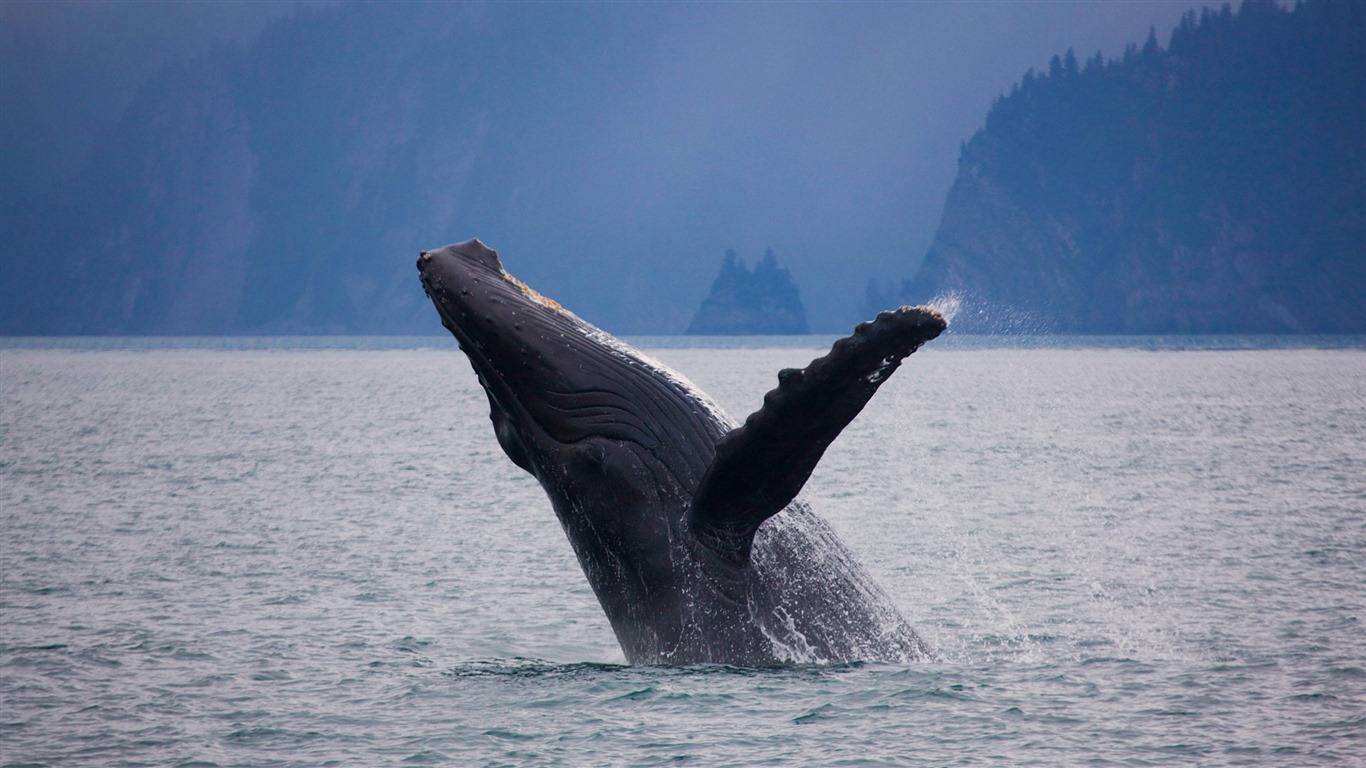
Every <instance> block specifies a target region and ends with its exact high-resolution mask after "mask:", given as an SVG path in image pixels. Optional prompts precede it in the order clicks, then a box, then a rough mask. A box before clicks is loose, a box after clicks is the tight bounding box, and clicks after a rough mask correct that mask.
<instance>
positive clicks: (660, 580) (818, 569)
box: [417, 240, 946, 666]
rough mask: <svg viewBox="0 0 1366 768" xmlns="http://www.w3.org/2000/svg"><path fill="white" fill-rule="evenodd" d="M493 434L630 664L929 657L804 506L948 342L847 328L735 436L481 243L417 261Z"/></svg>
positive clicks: (687, 391)
mask: <svg viewBox="0 0 1366 768" xmlns="http://www.w3.org/2000/svg"><path fill="white" fill-rule="evenodd" d="M417 266H418V272H419V274H420V276H421V281H422V286H423V289H424V290H425V291H426V293H427V296H428V297H429V298H430V299H431V300H432V303H433V304H434V305H435V306H436V310H437V312H438V314H439V315H440V316H441V322H442V324H443V325H444V326H445V327H446V328H447V329H448V330H449V331H450V332H451V334H452V335H454V336H455V338H456V340H457V341H458V342H459V345H460V349H461V350H463V351H464V353H465V354H466V356H468V358H469V361H470V364H471V366H472V367H473V368H474V372H475V374H476V375H477V376H478V378H479V383H480V384H481V385H482V386H483V389H484V391H485V393H486V394H487V395H488V400H489V418H490V420H491V421H492V422H493V433H494V436H495V437H496V438H497V441H498V443H499V445H500V446H502V449H503V451H504V452H506V453H507V456H508V458H509V459H511V460H512V462H513V463H514V464H516V465H517V466H518V467H521V468H522V469H524V470H526V471H527V472H529V473H531V474H532V475H533V476H535V478H536V479H537V480H538V481H539V482H540V484H541V486H542V488H544V489H545V492H546V495H548V496H549V497H550V503H551V505H552V507H553V508H554V510H555V515H556V516H557V517H558V518H559V522H560V525H561V526H562V527H563V529H564V532H565V534H566V535H567V537H568V539H569V543H570V545H571V546H572V547H573V549H574V553H575V555H576V556H577V558H578V561H579V564H580V565H581V566H582V567H583V572H584V575H585V576H587V578H588V581H589V583H590V584H591V585H592V588H593V591H594V593H595V594H596V595H597V598H598V602H599V603H600V604H601V605H602V609H603V611H604V612H605V613H606V614H607V619H608V621H609V622H610V623H611V625H612V630H613V632H614V633H615V634H616V637H617V641H618V642H619V643H620V644H621V648H622V650H623V651H624V653H625V655H626V658H627V660H628V661H629V662H630V663H632V664H671V665H672V664H730V665H737V666H768V665H774V664H785V663H842V662H848V661H855V660H863V661H891V662H903V661H913V660H917V659H923V658H926V657H927V656H928V653H929V652H928V649H927V648H926V646H925V644H924V643H923V642H922V641H921V639H920V637H919V636H918V635H917V634H916V633H915V631H914V630H913V629H912V628H911V626H910V624H909V623H908V622H907V621H906V619H905V618H903V617H902V615H901V614H900V612H899V611H898V610H897V608H896V606H895V604H894V603H893V602H892V600H891V599H890V598H889V597H888V596H887V594H886V593H885V592H884V591H883V590H882V589H881V588H880V587H878V585H877V584H876V583H874V581H873V580H872V579H871V578H870V577H869V575H868V573H867V572H866V571H865V570H864V569H863V567H862V566H861V565H860V564H859V563H858V561H857V560H856V559H855V558H854V556H853V554H852V553H851V552H850V551H849V549H848V548H847V547H846V546H845V545H844V544H843V543H842V542H841V541H840V539H839V537H838V536H837V535H836V534H835V532H834V531H833V530H832V529H831V527H830V526H829V525H828V524H827V523H826V522H825V521H824V520H823V519H822V518H821V517H819V516H817V515H816V514H815V513H814V512H813V511H812V510H811V509H810V507H809V506H808V505H807V504H806V503H805V502H804V501H802V500H801V499H799V498H798V497H797V495H798V492H799V491H800V490H801V488H802V486H803V484H805V482H806V480H807V478H808V477H810V475H811V472H812V470H813V469H815V466H816V463H817V462H818V461H819V460H820V458H821V456H822V454H824V452H825V449H826V448H827V447H828V446H829V445H830V443H831V442H832V441H833V440H834V439H835V437H836V436H838V435H839V433H840V431H841V430H843V429H844V427H845V426H846V425H848V424H849V423H850V421H852V420H853V418H854V417H855V416H856V415H858V413H859V411H861V410H862V409H863V406H864V405H865V404H866V403H867V402H868V400H869V399H870V398H871V397H872V396H873V393H874V392H876V391H877V389H878V387H879V386H880V385H881V384H882V383H883V382H884V381H886V380H887V377H888V376H890V375H891V374H892V372H893V371H895V370H896V369H897V367H898V366H899V365H900V363H901V361H902V359H903V358H905V357H906V356H907V355H909V354H911V353H912V352H914V351H915V350H916V349H918V348H919V347H920V346H921V345H922V344H924V343H925V342H926V341H929V340H930V339H933V338H935V337H936V336H938V335H939V334H940V333H941V332H942V331H943V330H944V328H945V327H946V323H945V321H944V318H943V317H942V316H941V315H940V314H939V313H938V312H936V311H934V310H933V309H929V308H925V307H902V308H900V309H898V310H896V311H892V312H882V313H880V314H879V315H878V316H877V318H876V319H874V320H871V321H869V322H865V323H861V324H859V325H858V326H857V327H856V328H855V329H854V333H853V334H852V335H850V336H849V337H847V338H844V339H841V340H839V341H837V342H836V343H835V344H834V346H833V347H832V348H831V349H830V352H829V353H828V354H826V355H825V356H823V357H819V358H817V359H815V360H813V361H811V363H810V364H809V365H807V366H806V367H805V368H803V369H800V370H798V369H787V370H783V371H781V372H780V373H779V374H778V386H777V387H776V388H775V389H773V390H772V391H770V392H769V393H768V394H767V395H766V396H765V397H764V404H763V406H762V407H761V408H760V409H759V410H758V411H756V412H754V413H753V414H751V415H750V416H749V418H747V419H746V420H745V422H744V423H743V424H736V423H735V422H733V421H732V420H731V419H730V418H729V417H728V416H726V415H725V413H723V412H722V410H721V409H720V408H719V407H717V406H716V404H715V403H714V402H713V401H712V400H711V398H710V397H708V396H707V395H706V394H705V393H704V392H702V391H701V390H699V389H698V388H697V387H696V386H694V385H692V384H691V383H690V382H689V381H688V380H687V379H685V378H684V377H682V376H681V375H679V374H677V373H675V372H674V371H672V370H670V369H668V368H667V367H665V366H664V365H662V364H661V363H659V362H656V361H655V360H653V359H651V358H650V357H648V356H646V355H645V354H643V353H641V352H639V351H637V350H635V349H633V348H632V347H630V346H629V345H627V344H625V343H623V342H621V341H620V340H618V339H616V338H615V337H613V336H611V335H609V334H607V333H605V332H603V331H601V330H599V329H598V328H596V327H594V326H592V325H590V324H589V323H587V322H584V321H583V320H581V319H579V318H578V317H577V316H575V315H574V314H572V313H571V312H569V311H568V310H566V309H564V308H563V307H561V306H560V305H559V304H558V303H556V302H555V301H552V300H550V299H548V298H546V297H544V296H542V295H541V294H539V293H537V292H536V291H535V290H533V289H532V288H530V287H529V286H527V285H526V284H525V283H523V282H521V281H520V280H518V279H516V278H515V277H513V276H511V275H509V274H508V273H507V272H506V271H505V270H504V269H503V265H502V263H501V262H500V261H499V258H498V254H497V253H496V252H495V251H493V250H491V249H490V248H488V247H486V246H485V245H484V244H483V243H481V242H479V241H478V240H469V241H467V242H463V243H458V244H455V245H448V246H446V247H444V248H439V249H436V250H432V251H423V252H422V253H421V255H420V256H419V257H418V261H417Z"/></svg>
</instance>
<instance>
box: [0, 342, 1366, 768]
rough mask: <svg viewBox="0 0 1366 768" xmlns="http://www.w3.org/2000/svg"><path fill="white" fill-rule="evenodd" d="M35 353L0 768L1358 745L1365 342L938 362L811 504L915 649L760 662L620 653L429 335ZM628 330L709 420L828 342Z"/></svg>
mask: <svg viewBox="0 0 1366 768" xmlns="http://www.w3.org/2000/svg"><path fill="white" fill-rule="evenodd" d="M945 341H951V340H948V339H946V340H945ZM253 345H256V346H267V347H270V346H275V347H283V348H266V349H250V348H246V347H250V346H253ZM56 346H59V344H43V343H37V342H33V343H21V342H11V343H9V344H8V345H6V348H4V349H0V765H8V766H14V765H51V766H112V765H155V766H161V765H185V766H189V765H203V766H207V765H219V766H227V765H242V766H270V765H325V764H333V765H359V766H375V765H406V764H415V765H418V764H421V765H430V764H448V765H459V766H465V765H469V766H495V765H509V766H512V765H518V766H520V765H642V766H644V765H662V764H677V763H681V764H684V765H704V766H727V765H729V766H741V765H746V766H747V765H774V766H794V765H800V766H828V765H850V766H864V765H867V766H878V765H911V766H956V765H964V766H967V765H1009V766H1026V765H1039V766H1054V765H1126V766H1145V765H1151V766H1166V765H1201V766H1219V765H1257V766H1263V765H1284V766H1306V765H1334V764H1343V765H1353V764H1360V763H1359V762H1357V761H1360V760H1361V759H1362V755H1363V754H1366V632H1364V631H1363V627H1362V618H1363V602H1366V588H1363V584H1366V352H1363V351H1362V350H1361V345H1360V344H1359V343H1357V342H1353V343H1347V344H1340V343H1331V344H1328V345H1325V346H1345V347H1348V348H1347V349H1316V348H1275V349H1271V348H1262V347H1286V346H1291V347H1294V346H1303V345H1295V344H1291V345H1286V344H1274V343H1273V344H1267V343H1262V342H1259V341H1256V340H1253V341H1247V340H1243V341H1237V342H1234V343H1227V344H1218V345H1216V346H1222V347H1225V349H1221V350H1218V351H1214V350H1207V349H1199V348H1194V349H1193V348H1190V347H1191V346H1192V345H1190V344H1173V343H1165V342H1161V341H1153V340H1134V341H1132V342H1130V343H1125V344H1108V345H1105V346H1107V347H1108V348H1097V345H1094V344H1085V343H1079V344H1067V343H1062V344H1055V345H1054V348H1046V349H1019V348H990V346H989V345H973V344H966V345H964V344H961V343H960V344H958V345H957V346H956V348H955V345H954V344H952V343H949V344H944V345H941V346H943V347H944V348H943V349H934V348H933V346H934V345H933V344H932V345H931V348H930V349H927V350H925V351H922V352H921V353H919V354H916V355H915V356H913V357H912V358H910V359H909V360H907V362H906V364H905V365H904V366H903V367H902V369H901V370H900V371H899V372H898V373H897V374H896V375H895V376H894V377H893V378H892V380H891V381H890V382H889V383H888V384H887V385H886V386H884V387H883V389H882V391H881V392H880V393H879V394H878V396H877V397H876V398H874V400H873V402H872V403H871V404H870V406H869V407H868V409H867V410H866V411H865V413H864V414H863V415H862V416H860V417H859V419H858V420H857V421H856V422H855V423H854V425H853V426H851V428H850V429H849V430H847V431H846V432H845V434H844V435H843V436H842V437H841V438H840V439H839V440H838V441H837V442H836V443H835V445H834V446H833V447H832V448H831V450H830V452H829V453H828V454H827V456H826V458H825V460H824V461H823V463H822V464H821V466H820V467H819V468H818V470H817V472H816V474H815V476H813V478H812V480H811V483H810V484H809V485H808V486H807V491H806V494H805V495H806V497H807V499H808V500H809V501H810V502H811V504H812V506H813V507H814V508H815V509H816V510H817V511H818V512H819V513H821V514H823V515H825V516H826V517H827V518H829V519H830V520H831V521H832V522H833V524H834V525H835V526H836V528H837V529H838V530H839V531H840V532H841V534H842V535H843V536H844V537H845V539H846V540H847V541H848V543H849V544H850V545H851V546H852V547H853V549H854V550H855V551H856V552H858V554H859V556H860V557H861V558H862V560H863V561H864V563H865V564H866V565H867V566H868V568H869V570H870V571H871V572H872V573H873V574H874V575H875V577H876V578H877V579H878V580H879V581H880V582H881V583H882V585H883V586H884V587H886V588H887V590H888V591H889V592H890V593H891V594H892V595H893V596H894V598H895V599H896V601H897V602H898V603H899V605H900V606H901V608H902V610H903V612H904V613H905V614H906V615H907V616H908V618H910V619H911V621H912V623H913V624H915V626H916V627H917V628H918V629H919V630H920V631H921V633H922V634H923V635H924V637H925V638H926V639H927V641H928V642H929V643H930V644H931V645H932V646H933V647H934V649H935V651H936V653H937V659H936V660H935V661H933V662H930V663H923V664H914V665H908V666H891V665H872V664H869V665H859V664H855V665H849V666H841V667H833V668H830V667H795V668H780V669H765V670H743V669H730V668H716V667H708V668H683V669H670V668H651V667H630V666H625V665H624V664H623V663H622V655H621V652H620V651H619V650H618V648H617V647H616V644H615V641H614V640H613V638H612V635H611V631H610V629H609V628H608V625H607V622H606V620H605V619H604V617H603V615H602V612H601V610H600V609H599V608H598V606H597V604H596V602H595V600H594V598H593V595H592V593H591V592H590V591H589V589H588V586H587V584H586V582H585V581H584V578H583V576H582V574H581V573H580V571H579V569H578V566H577V564H576V563H575V561H574V558H573V555H572V553H571V551H570V549H569V546H568V544H567V543H566V542H565V540H564V536H563V534H562V533H561V532H560V530H559V527H558V525H557V523H556V522H555V519H554V517H553V515H552V513H551V511H550V509H549V505H548V503H547V502H546V501H545V499H544V497H543V495H542V493H541V491H540V489H539V487H538V486H536V485H535V483H534V481H533V480H532V479H531V478H530V477H529V476H526V475H524V474H522V473H521V472H520V471H519V470H517V469H516V468H515V467H513V465H512V464H511V463H510V462H509V461H507V460H506V459H505V458H504V457H503V456H502V454H501V452H500V451H499V449H498V447H497V445H496V443H495V442H494V440H493V437H492V432H491V430H490V429H489V427H488V422H487V418H486V413H487V405H486V403H485V402H484V399H483V396H482V394H481V393H480V392H479V390H478V388H477V384H476V382H475V379H474V376H473V374H472V373H471V372H470V370H469V367H468V365H467V364H466V363H465V361H464V359H463V357H462V356H461V355H460V354H459V353H458V352H457V351H455V350H454V345H453V344H451V343H450V342H443V343H440V344H433V345H428V346H430V347H431V348H426V349H402V348H398V349H378V348H376V347H377V346H386V345H385V344H382V343H373V344H367V343H360V344H347V343H346V342H344V341H339V342H336V343H335V344H331V345H329V344H327V343H319V344H316V345H315V346H318V347H320V348H316V349H299V348H296V347H297V345H291V344H290V343H288V342H278V343H275V344H274V345H272V344H269V343H266V344H260V343H257V342H241V343H234V342H231V341H228V342H223V341H219V342H204V343H190V342H186V343H167V342H165V341H148V342H145V343H144V342H123V343H107V344H104V345H103V346H104V348H91V347H92V345H89V344H87V345H83V346H84V347H85V348H83V349H73V348H54V347H56ZM66 346H67V347H73V346H82V345H74V344H67V345H66ZM196 346H199V347H216V348H207V349H206V348H193V347H196ZM329 346H331V347H333V348H329ZM337 346H350V347H353V348H345V349H341V348H335V347H337ZM387 346H404V345H401V344H400V345H387ZM654 346H655V347H656V351H655V354H656V355H657V356H658V357H659V358H661V359H662V360H664V361H665V362H666V363H668V364H670V365H672V366H674V367H675V368H677V369H679V370H681V371H682V372H684V373H685V374H686V375H687V376H689V377H690V378H691V379H692V380H693V381H694V382H696V383H697V384H698V385H700V386H701V387H703V388H704V389H707V390H708V391H709V392H711V393H712V394H713V395H714V396H715V397H716V399H717V400H718V401H719V402H720V403H721V404H722V405H723V406H724V407H725V408H727V409H728V410H729V411H731V412H732V414H733V415H736V416H740V417H743V415H744V414H746V413H748V412H749V411H751V410H753V409H754V408H755V407H757V406H758V404H759V402H760V399H761V397H762V394H763V392H764V391H765V390H767V389H768V388H769V387H771V386H772V385H773V383H774V381H775V377H774V373H775V372H776V371H777V370H778V369H779V368H781V367H784V366H789V365H801V364H804V363H805V362H806V361H807V360H809V359H810V358H811V357H813V356H814V355H816V354H818V353H819V352H820V350H818V349H817V348H816V347H815V346H813V345H811V344H807V345H804V346H803V345H801V344H798V345H797V346H791V345H789V346H787V347H786V348H762V346H763V344H762V342H754V341H750V342H746V343H744V344H739V345H732V346H738V347H739V348H731V349H699V348H670V345H669V344H667V343H666V342H663V341H660V342H658V343H656V344H655V345H654ZM1194 346H1196V347H1199V346H1200V345H1198V344H1197V345H1194Z"/></svg>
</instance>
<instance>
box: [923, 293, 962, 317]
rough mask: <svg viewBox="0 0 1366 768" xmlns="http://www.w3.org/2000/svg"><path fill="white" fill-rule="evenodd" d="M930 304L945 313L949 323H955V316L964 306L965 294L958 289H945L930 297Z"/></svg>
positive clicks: (939, 311)
mask: <svg viewBox="0 0 1366 768" xmlns="http://www.w3.org/2000/svg"><path fill="white" fill-rule="evenodd" d="M929 306H930V309H933V310H934V311H936V312H938V313H939V314H941V315H943V316H944V320H945V321H946V322H948V324H949V325H953V318H954V317H955V316H957V314H958V310H960V309H962V308H963V294H961V293H959V292H958V291H944V292H942V293H939V294H937V295H936V296H935V297H934V298H933V299H930V304H929Z"/></svg>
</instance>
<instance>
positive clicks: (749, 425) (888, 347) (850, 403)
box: [689, 307, 947, 554]
mask: <svg viewBox="0 0 1366 768" xmlns="http://www.w3.org/2000/svg"><path fill="white" fill-rule="evenodd" d="M946 327H947V323H946V322H945V321H944V318H943V316H942V315H940V314H939V313H938V312H936V311H935V310H933V309H930V308H928V307H902V308H901V309H898V310H896V311H894V312H882V313H880V314H878V316H877V318H876V319H875V320H871V321H869V322H866V323H860V324H859V325H858V327H857V328H855V329H854V333H853V334H852V335H851V336H848V337H846V338H843V339H840V340H839V341H837V342H835V345H834V346H833V347H831V349H830V352H829V353H828V354H826V355H825V356H824V357H819V358H816V359H815V360H812V361H811V363H810V364H809V365H807V366H806V368H803V369H801V370H797V369H795V368H789V369H787V370H784V371H782V372H781V373H779V374H778V387H777V388H776V389H773V390H771V391H770V392H769V393H768V394H767V395H765V396H764V405H763V407H762V408H760V409H759V410H757V411H755V412H754V413H752V414H750V416H749V418H748V419H746V420H745V423H744V424H743V425H741V426H739V427H736V428H735V429H733V430H731V431H730V432H729V433H728V434H727V435H726V436H725V437H723V438H721V441H720V442H719V443H718V444H717V446H716V457H715V458H714V459H713V460H712V463H711V466H710V467H709V468H708V469H707V473H706V475H704V476H703V478H702V482H701V484H700V485H699V487H698V490H697V494H696V496H694V497H693V503H692V508H691V511H690V513H689V514H690V515H691V518H690V520H691V522H692V523H693V524H694V525H695V526H697V527H698V528H700V529H702V530H704V531H708V530H709V531H715V532H725V533H726V534H727V535H726V536H725V537H722V538H724V539H725V540H727V541H734V540H735V539H736V538H737V537H739V538H740V539H742V540H743V541H744V549H745V552H746V554H747V552H748V543H749V541H750V540H752V538H753V535H754V532H755V531H756V530H758V528H759V524H760V523H762V522H763V521H765V520H767V519H768V518H770V517H772V516H773V515H776V514H777V513H779V512H781V511H782V510H783V508H784V507H786V506H787V505H788V503H789V502H791V501H792V499H793V498H795V497H796V495H797V492H798V491H800V490H801V489H802V486H803V485H805V484H806V480H807V478H808V477H810V476H811V472H812V470H814V469H815V468H816V463H817V462H819V461H820V459H821V456H822V455H824V453H825V449H826V448H827V447H829V445H830V443H831V442H833V441H834V439H835V438H836V437H837V436H839V433H840V432H841V431H842V430H843V429H844V428H845V427H846V426H848V424H849V422H851V421H853V420H854V417H855V416H857V415H858V413H859V411H861V410H863V406H864V405H866V404H867V403H868V400H869V399H870V398H872V396H873V393H874V392H876V391H877V388H878V387H879V386H881V384H882V382H884V381H886V380H887V377H888V376H890V375H891V374H892V372H893V371H895V370H896V369H897V367H898V366H899V365H900V364H901V360H902V359H903V358H905V357H906V356H907V355H909V354H911V353H912V352H914V351H915V350H916V349H919V348H920V345H922V344H924V343H925V342H927V341H929V340H931V339H933V338H935V337H936V336H938V335H939V334H940V333H942V332H943V330H944V329H945V328H946Z"/></svg>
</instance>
